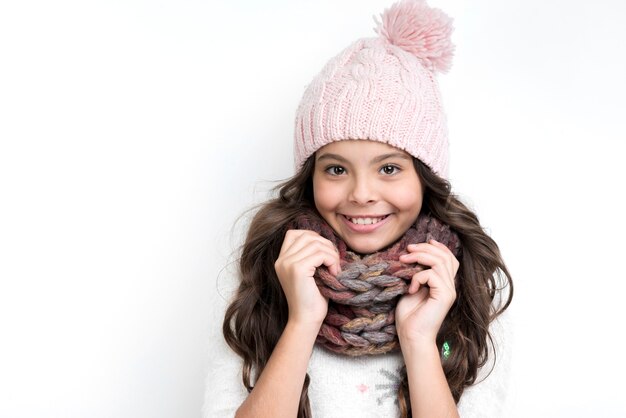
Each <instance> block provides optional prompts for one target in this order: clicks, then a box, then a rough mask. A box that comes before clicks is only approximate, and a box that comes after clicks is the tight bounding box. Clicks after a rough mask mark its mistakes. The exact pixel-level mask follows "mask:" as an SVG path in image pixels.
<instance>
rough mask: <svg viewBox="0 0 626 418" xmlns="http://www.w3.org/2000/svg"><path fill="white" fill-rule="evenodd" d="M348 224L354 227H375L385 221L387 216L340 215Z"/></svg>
mask: <svg viewBox="0 0 626 418" xmlns="http://www.w3.org/2000/svg"><path fill="white" fill-rule="evenodd" d="M342 216H343V217H344V218H345V219H346V220H347V221H348V222H350V223H351V224H354V225H375V224H378V223H380V222H382V221H383V220H385V219H386V218H387V217H388V216H389V215H376V216H374V215H371V216H370V215H368V216H354V217H353V216H349V215H342Z"/></svg>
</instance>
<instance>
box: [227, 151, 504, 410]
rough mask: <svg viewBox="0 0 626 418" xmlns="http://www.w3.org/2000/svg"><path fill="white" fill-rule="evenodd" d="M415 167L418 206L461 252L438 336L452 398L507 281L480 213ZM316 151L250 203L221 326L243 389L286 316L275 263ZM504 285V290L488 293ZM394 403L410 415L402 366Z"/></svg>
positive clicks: (307, 193)
mask: <svg viewBox="0 0 626 418" xmlns="http://www.w3.org/2000/svg"><path fill="white" fill-rule="evenodd" d="M413 163H414V166H415V170H416V172H417V174H418V176H419V178H420V180H421V182H422V184H423V186H424V199H423V203H422V209H421V212H424V211H426V213H430V214H431V215H432V216H434V217H436V218H438V219H439V220H440V221H442V222H444V223H446V224H448V225H449V226H450V227H451V229H453V230H454V231H455V232H456V233H457V234H458V236H459V238H460V240H461V247H462V254H461V256H460V258H459V264H460V265H459V269H458V271H457V275H456V278H455V281H456V294H457V297H456V300H455V302H454V304H453V305H452V307H451V308H450V310H449V311H448V314H447V316H446V318H445V319H444V321H443V324H442V326H441V329H440V330H439V333H438V336H437V344H438V346H439V347H441V345H442V344H443V343H444V341H448V342H449V343H450V345H451V346H452V347H454V349H453V350H452V351H451V354H450V356H449V357H448V358H446V359H445V360H442V362H443V363H442V365H443V370H444V373H445V376H446V379H447V381H448V385H449V387H450V391H451V392H452V396H453V397H454V400H455V402H457V403H458V401H459V399H460V397H461V395H462V394H463V391H464V389H465V388H466V387H468V386H469V385H472V384H473V383H475V381H476V378H477V374H478V370H479V369H480V368H481V367H482V366H484V365H485V364H486V363H487V361H488V357H489V355H490V351H491V352H492V353H493V355H495V350H490V346H493V340H492V338H491V336H490V334H489V324H490V323H491V321H493V320H494V319H495V318H496V317H497V316H498V315H500V314H501V313H502V312H503V311H504V310H505V309H507V308H508V306H509V304H510V303H511V300H512V298H513V282H512V278H511V275H510V274H509V271H508V270H507V268H506V265H505V264H504V261H503V260H502V257H501V255H500V250H499V248H498V246H497V245H496V243H495V242H494V240H493V239H491V238H490V237H489V236H488V235H487V234H486V233H485V232H484V231H483V228H482V227H481V225H480V223H479V221H478V217H477V216H476V215H475V214H474V213H473V212H472V211H471V210H470V209H468V208H467V206H465V205H464V204H463V203H461V201H460V200H459V199H458V198H457V197H456V196H455V195H454V194H452V193H451V186H450V183H449V182H448V181H447V180H444V179H442V178H440V177H439V176H437V175H436V174H434V173H433V171H432V170H431V169H430V168H429V167H428V166H426V165H425V164H423V163H422V162H421V161H420V160H418V159H416V158H414V159H413ZM314 166H315V161H314V156H312V157H310V158H309V159H308V160H307V161H306V162H305V164H304V166H303V167H302V169H301V170H300V171H299V172H298V173H297V174H296V175H295V176H293V177H292V178H290V179H288V180H287V181H285V182H283V183H281V184H279V185H278V186H276V187H275V188H274V191H277V192H278V196H277V197H275V198H273V199H271V200H269V201H267V202H265V203H263V204H262V205H260V206H259V207H257V208H256V210H257V211H256V213H255V215H254V217H253V218H252V221H251V223H250V227H249V229H248V233H247V236H246V238H245V242H244V244H243V246H242V247H241V255H240V258H239V263H238V265H239V276H240V284H239V288H238V289H237V291H236V294H235V296H234V298H233V300H232V301H231V303H230V305H229V306H228V308H227V310H226V313H225V316H224V322H223V325H222V330H223V333H224V338H225V340H226V342H227V343H228V345H229V346H230V347H231V348H232V350H234V351H235V353H237V354H238V355H239V356H240V357H242V358H243V370H242V380H243V385H244V386H245V387H246V389H247V390H248V392H250V391H252V389H253V385H252V381H253V380H254V381H256V379H257V378H258V376H260V374H261V373H262V372H263V369H264V368H265V365H266V364H267V362H268V360H269V358H270V355H271V354H272V351H273V350H274V347H275V346H276V344H277V342H278V339H279V338H280V336H281V334H282V332H283V330H284V328H285V325H286V324H287V318H288V307H287V300H286V298H285V295H284V293H283V291H282V288H281V286H280V283H279V281H278V277H277V275H276V271H275V270H274V262H275V261H276V259H277V258H278V255H279V253H280V249H281V246H282V243H283V239H284V237H285V234H286V232H287V228H288V225H289V224H290V223H291V222H292V221H294V220H295V218H296V217H297V216H298V215H300V214H302V213H303V211H311V212H313V213H316V212H317V211H316V209H315V204H314V200H313V182H312V177H313V176H312V174H313V170H314ZM507 286H508V292H506V295H505V296H504V297H501V298H499V299H500V303H499V304H495V303H494V299H495V298H496V295H497V293H498V292H500V291H502V290H503V289H504V288H505V287H507ZM253 374H254V376H253ZM401 377H402V384H401V385H400V387H399V389H398V401H399V406H400V411H401V416H402V417H410V416H411V404H410V397H409V388H408V379H407V374H406V367H404V368H403V370H402V372H401ZM310 383H311V380H310V378H309V375H308V374H307V375H306V377H305V380H304V385H303V387H302V393H301V396H300V404H299V408H298V418H310V417H311V408H310V404H309V397H308V387H309V384H310Z"/></svg>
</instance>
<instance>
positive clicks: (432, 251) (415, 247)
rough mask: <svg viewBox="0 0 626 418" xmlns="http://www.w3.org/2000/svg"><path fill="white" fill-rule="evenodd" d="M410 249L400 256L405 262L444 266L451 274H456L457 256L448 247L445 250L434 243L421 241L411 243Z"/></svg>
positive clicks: (434, 266) (436, 266) (452, 275)
mask: <svg viewBox="0 0 626 418" xmlns="http://www.w3.org/2000/svg"><path fill="white" fill-rule="evenodd" d="M441 245H443V244H441ZM444 247H445V246H444ZM408 249H409V250H410V251H412V252H411V253H409V254H403V255H402V256H400V258H399V260H400V261H402V262H403V263H420V264H423V265H426V266H431V267H433V268H436V269H440V268H441V267H438V266H443V267H444V268H445V269H446V270H447V273H448V275H449V276H451V277H454V276H455V274H456V268H455V267H454V260H456V258H454V254H452V252H451V251H450V250H449V249H448V248H447V247H445V250H444V249H442V248H438V247H437V246H435V245H434V244H427V243H420V244H411V245H409V246H408Z"/></svg>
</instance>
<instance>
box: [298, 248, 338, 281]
mask: <svg viewBox="0 0 626 418" xmlns="http://www.w3.org/2000/svg"><path fill="white" fill-rule="evenodd" d="M298 256H299V257H300V258H299V259H298V260H296V261H295V263H298V264H300V265H303V266H311V267H312V271H310V275H311V276H312V275H313V274H314V273H315V269H316V268H317V267H319V266H321V265H322V264H323V265H325V266H326V267H328V270H329V271H330V273H331V274H333V275H335V276H337V275H338V274H339V271H340V270H339V269H340V267H339V256H338V255H337V254H336V253H334V252H331V251H328V250H319V251H313V252H306V251H303V252H300V253H299V254H298Z"/></svg>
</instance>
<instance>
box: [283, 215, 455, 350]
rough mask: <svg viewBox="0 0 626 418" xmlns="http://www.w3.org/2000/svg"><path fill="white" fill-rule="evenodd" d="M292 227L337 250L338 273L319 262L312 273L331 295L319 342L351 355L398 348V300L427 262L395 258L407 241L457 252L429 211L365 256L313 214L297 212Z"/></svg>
mask: <svg viewBox="0 0 626 418" xmlns="http://www.w3.org/2000/svg"><path fill="white" fill-rule="evenodd" d="M291 229H307V230H311V231H315V232H317V233H319V234H320V235H321V236H322V237H324V238H326V239H328V240H330V241H331V242H332V243H333V244H335V246H336V247H337V249H338V251H339V256H340V258H341V270H342V271H341V273H340V274H339V275H338V276H337V277H335V276H333V275H332V274H331V273H330V272H329V271H328V269H327V268H326V267H325V266H323V265H322V266H320V267H319V268H317V270H316V272H315V276H314V277H315V282H316V283H317V286H318V288H319V289H320V292H321V293H322V295H324V296H326V297H327V298H328V299H329V304H328V314H327V315H326V318H325V319H324V323H323V324H322V327H321V328H320V331H319V334H318V337H317V343H319V344H321V345H323V346H324V347H326V348H328V349H329V350H331V351H334V352H337V353H342V354H347V355H350V356H360V355H365V354H382V353H386V352H389V351H393V350H396V349H397V348H399V342H398V336H397V333H396V326H395V316H394V313H395V308H396V305H397V304H398V300H399V299H400V296H402V295H403V294H405V293H406V292H407V290H408V283H409V282H410V280H411V278H412V277H413V275H414V274H415V273H417V272H419V271H421V270H424V269H427V268H429V267H427V266H423V265H421V264H405V263H402V262H400V261H399V260H398V259H399V257H400V256H401V255H402V254H407V250H406V247H407V246H408V245H409V244H417V243H421V242H427V241H428V240H430V239H435V240H436V241H439V242H441V243H443V244H444V245H446V246H447V247H448V248H449V249H450V251H452V253H453V254H454V255H455V256H456V257H459V255H460V253H461V243H460V240H459V237H458V235H457V234H456V233H455V232H454V231H452V230H451V229H450V227H449V226H448V225H446V224H443V223H442V222H441V221H439V220H438V219H436V218H434V217H433V216H431V215H429V214H420V215H419V216H418V218H417V221H416V222H415V225H414V226H412V227H411V228H409V229H408V230H407V231H406V233H405V234H404V235H403V236H402V237H401V238H400V239H399V240H398V241H397V242H396V243H394V244H393V245H391V246H389V247H387V248H386V249H383V250H381V251H378V252H376V253H373V254H369V255H365V256H360V255H358V254H356V253H354V252H352V251H349V250H348V248H347V247H346V244H345V243H344V242H343V241H342V240H341V239H340V238H339V237H338V236H337V235H335V232H334V231H333V229H332V228H331V227H330V226H329V225H328V224H327V223H326V222H324V221H323V220H321V219H320V218H319V217H318V216H316V215H301V216H300V217H298V218H297V219H296V221H295V222H294V223H293V224H292V225H291Z"/></svg>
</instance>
